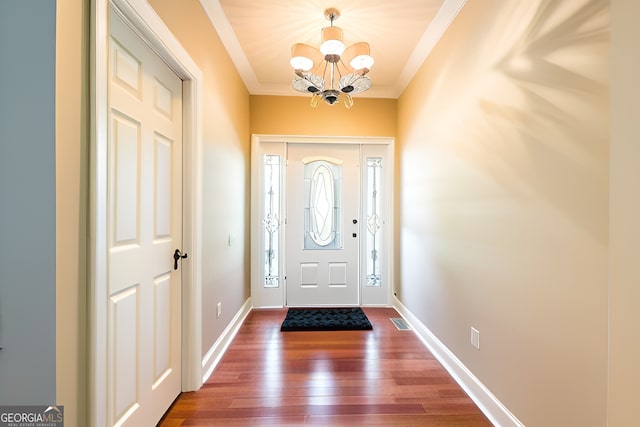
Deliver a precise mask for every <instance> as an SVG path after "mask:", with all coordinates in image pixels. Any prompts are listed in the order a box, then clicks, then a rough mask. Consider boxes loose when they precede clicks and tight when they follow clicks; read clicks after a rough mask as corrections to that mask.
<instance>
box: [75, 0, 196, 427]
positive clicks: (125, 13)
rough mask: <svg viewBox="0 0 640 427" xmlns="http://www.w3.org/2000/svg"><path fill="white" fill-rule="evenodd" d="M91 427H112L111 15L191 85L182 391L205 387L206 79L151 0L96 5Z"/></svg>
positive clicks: (186, 117)
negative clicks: (203, 198) (113, 11)
mask: <svg viewBox="0 0 640 427" xmlns="http://www.w3.org/2000/svg"><path fill="white" fill-rule="evenodd" d="M91 6H92V7H91V22H90V25H91V29H90V34H91V41H90V48H91V57H90V64H91V73H90V95H91V102H90V107H91V111H90V120H91V128H90V147H91V149H90V160H89V162H90V163H89V164H90V166H89V167H90V172H89V180H90V183H89V191H90V194H89V277H88V303H89V304H88V305H89V307H88V322H89V327H88V332H87V334H88V337H87V340H88V344H89V357H88V363H89V371H88V391H89V402H88V406H89V407H88V424H89V425H90V426H96V427H97V426H106V425H107V420H108V419H109V414H107V408H108V405H107V402H108V399H109V398H110V397H109V396H108V376H107V366H108V365H107V360H108V359H107V354H106V349H107V338H108V337H107V332H108V329H107V307H108V292H107V219H108V218H107V166H108V165H107V158H108V157H107V144H108V139H107V136H108V128H109V126H108V95H107V94H108V64H109V8H110V6H113V7H114V8H115V9H116V10H117V11H118V13H120V14H121V15H122V17H123V18H124V20H125V22H127V23H128V25H129V26H130V27H131V29H132V30H133V31H134V32H135V33H137V34H138V35H139V36H140V37H141V38H142V39H143V40H144V41H145V42H146V43H147V44H148V46H149V47H150V48H151V49H152V50H153V51H154V52H155V53H156V54H157V55H158V56H159V57H160V58H162V59H163V60H164V61H165V62H166V63H167V64H168V65H169V67H170V68H171V69H172V70H173V71H174V72H175V73H176V74H177V75H178V77H180V78H181V79H182V80H183V84H182V89H183V179H182V181H183V200H182V210H183V250H185V251H186V252H188V253H189V262H184V263H183V270H182V322H181V323H182V373H181V377H182V390H183V391H187V390H197V389H198V388H200V387H201V386H202V366H201V364H202V307H201V304H200V302H201V295H202V279H201V273H200V268H199V265H200V254H201V247H202V240H201V237H200V236H201V224H202V214H201V212H202V209H201V196H200V195H201V188H202V165H201V160H200V159H201V158H202V156H201V155H200V154H201V151H202V109H203V107H202V105H203V104H202V102H203V101H202V100H203V94H202V81H203V76H202V72H201V71H200V69H199V68H198V66H197V65H196V63H195V62H194V61H193V59H191V57H190V55H189V54H188V53H187V51H186V50H185V49H184V48H183V47H182V45H181V44H180V43H179V42H178V40H177V39H176V38H175V37H174V36H173V34H172V33H171V32H170V31H169V29H168V28H167V26H166V25H165V24H164V22H162V20H161V19H160V18H159V17H158V15H157V14H156V12H155V11H154V10H153V8H152V7H151V6H150V5H149V4H148V3H147V2H146V0H94V1H92V2H91Z"/></svg>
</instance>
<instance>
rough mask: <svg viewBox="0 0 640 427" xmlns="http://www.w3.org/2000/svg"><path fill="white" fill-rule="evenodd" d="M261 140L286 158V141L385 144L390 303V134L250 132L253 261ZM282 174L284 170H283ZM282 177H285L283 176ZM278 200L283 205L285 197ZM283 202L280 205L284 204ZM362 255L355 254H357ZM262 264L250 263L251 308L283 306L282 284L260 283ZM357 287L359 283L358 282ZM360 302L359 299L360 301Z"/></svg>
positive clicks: (257, 252) (257, 254) (257, 249)
mask: <svg viewBox="0 0 640 427" xmlns="http://www.w3.org/2000/svg"><path fill="white" fill-rule="evenodd" d="M263 143H278V144H282V146H283V150H282V153H281V154H282V155H283V156H284V158H285V159H286V146H287V144H304V143H308V144H349V145H362V146H367V145H386V146H388V153H387V155H388V168H389V169H388V170H389V183H388V184H389V187H388V189H387V191H388V213H387V218H388V220H389V227H388V228H387V233H388V234H387V239H386V242H388V245H389V253H388V258H389V259H388V263H387V264H388V270H389V272H388V288H387V289H386V292H387V293H388V295H387V297H386V300H387V304H386V306H390V305H391V302H392V296H393V292H394V289H395V286H394V283H393V278H394V277H395V275H394V272H393V260H394V259H395V249H394V248H395V237H394V235H395V221H394V211H395V209H394V200H395V199H394V187H395V185H394V166H395V159H394V151H395V148H394V147H395V139H394V138H393V137H368V136H363V137H354V136H307V135H269V134H252V135H251V230H250V235H251V257H252V259H254V260H261V259H262V256H261V254H262V237H261V236H262V233H261V231H262V226H261V224H262V222H261V221H262V220H261V206H262V199H261V197H262V192H261V189H262V188H263V182H262V177H261V175H260V171H261V169H260V166H261V155H262V154H264V152H263V149H262V144H263ZM285 175H286V172H285ZM285 180H286V177H285ZM281 203H283V204H284V205H286V200H283V201H282V202H281ZM284 205H283V206H284ZM361 256H362V254H361V253H359V257H361ZM281 262H282V261H281ZM261 269H262V265H261V262H260V261H255V262H252V263H251V299H252V301H253V306H254V307H263V308H268V307H269V308H270V307H284V306H285V286H280V287H278V288H264V287H263V286H262V270H261ZM358 286H360V283H359V284H358ZM359 294H360V298H362V290H361V289H360V290H359ZM360 303H361V304H362V299H361V300H360Z"/></svg>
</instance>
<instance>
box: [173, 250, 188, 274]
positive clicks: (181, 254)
mask: <svg viewBox="0 0 640 427" xmlns="http://www.w3.org/2000/svg"><path fill="white" fill-rule="evenodd" d="M186 257H187V253H186V252H181V251H180V249H176V251H175V252H174V253H173V269H174V270H177V269H178V260H181V259H184V258H186Z"/></svg>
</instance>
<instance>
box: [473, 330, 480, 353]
mask: <svg viewBox="0 0 640 427" xmlns="http://www.w3.org/2000/svg"><path fill="white" fill-rule="evenodd" d="M471 345H472V346H474V347H475V348H477V349H478V350H480V331H479V330H477V329H476V328H474V327H473V326H472V327H471Z"/></svg>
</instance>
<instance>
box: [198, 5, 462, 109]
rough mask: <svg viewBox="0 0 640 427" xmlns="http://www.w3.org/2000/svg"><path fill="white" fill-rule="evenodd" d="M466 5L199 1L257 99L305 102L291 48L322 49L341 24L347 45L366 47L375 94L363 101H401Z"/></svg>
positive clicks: (365, 95)
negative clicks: (334, 13)
mask: <svg viewBox="0 0 640 427" xmlns="http://www.w3.org/2000/svg"><path fill="white" fill-rule="evenodd" d="M466 2H467V0H394V1H391V0H200V3H201V4H202V6H203V7H204V9H205V11H206V13H207V15H208V16H209V19H210V20H211V22H212V24H213V26H214V27H215V28H216V30H217V32H218V34H219V35H220V38H221V39H222V42H223V43H224V45H225V47H226V49H227V51H228V52H229V54H230V55H231V58H232V60H233V62H234V64H235V66H236V68H237V69H238V71H239V73H240V75H241V76H242V79H243V81H244V83H245V84H246V85H247V88H248V90H249V92H250V93H251V94H252V95H283V96H294V95H300V93H299V92H296V91H295V90H293V88H292V87H291V82H292V81H293V77H294V75H293V70H292V69H291V67H290V65H289V59H290V55H291V45H292V44H294V43H307V44H310V45H312V46H315V47H319V45H320V30H321V28H323V27H326V26H328V25H329V21H327V20H326V19H325V17H324V10H325V9H327V8H329V7H335V8H337V9H338V10H340V13H341V16H340V18H339V19H338V20H337V21H335V23H334V25H336V26H338V27H340V28H342V30H343V31H344V42H345V45H347V46H349V45H351V44H352V43H355V42H359V41H366V42H368V43H369V45H370V46H371V56H372V57H373V58H374V60H375V64H374V65H373V67H372V68H371V72H370V73H369V77H370V78H371V80H372V81H373V86H372V87H371V89H369V90H368V91H367V92H364V93H361V94H358V96H359V97H375V98H398V97H399V96H400V94H401V93H402V91H403V90H404V89H405V87H406V86H407V84H408V83H409V82H410V81H411V79H412V77H413V76H414V74H415V73H416V71H417V70H418V68H419V67H420V65H421V64H422V62H423V61H424V60H425V58H426V57H427V55H429V52H430V51H431V49H432V48H433V46H434V45H435V44H436V43H437V42H438V40H439V39H440V37H441V36H442V34H443V33H444V31H445V30H446V29H447V27H448V26H449V24H450V23H451V22H452V20H453V19H454V18H455V16H456V15H457V14H458V12H459V11H460V9H461V8H462V7H463V6H464V4H465V3H466Z"/></svg>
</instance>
